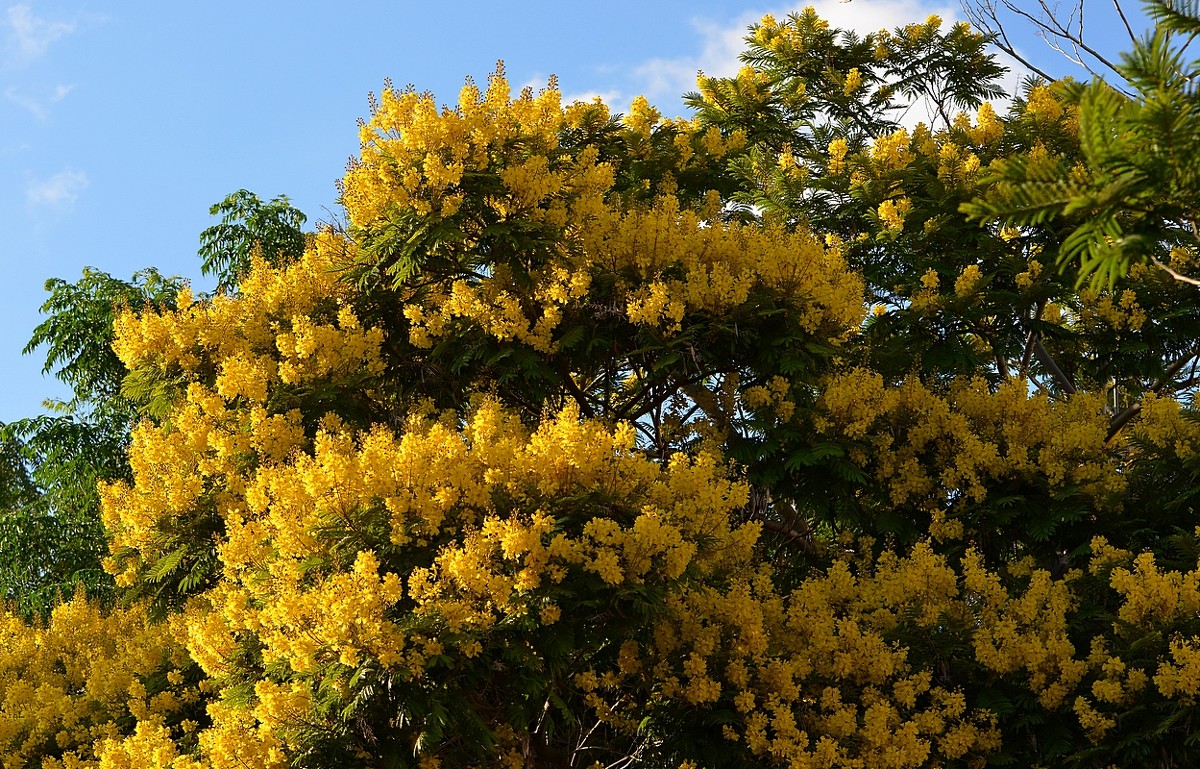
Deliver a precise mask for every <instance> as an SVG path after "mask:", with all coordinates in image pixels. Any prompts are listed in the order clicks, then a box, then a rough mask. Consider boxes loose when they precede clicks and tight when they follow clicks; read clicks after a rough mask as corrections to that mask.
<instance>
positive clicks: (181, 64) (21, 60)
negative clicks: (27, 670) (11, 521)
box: [0, 0, 1145, 422]
mask: <svg viewBox="0 0 1200 769" xmlns="http://www.w3.org/2000/svg"><path fill="white" fill-rule="evenodd" d="M806 4H808V3H803V2H801V3H791V4H789V3H778V2H776V3H772V2H763V3H761V4H756V5H750V4H745V5H743V6H742V8H743V10H741V11H736V10H731V9H730V5H731V4H729V3H726V2H715V1H714V0H688V2H680V1H678V0H658V1H656V2H644V0H643V1H641V2H632V1H629V0H609V1H608V2H605V3H594V2H579V3H562V2H519V3H509V4H499V3H482V2H466V3H462V2H460V3H416V2H390V3H388V2H365V1H362V0H359V1H355V0H348V2H345V3H339V4H337V5H336V6H335V5H334V4H295V3H281V2H275V1H274V0H272V1H269V2H267V1H264V2H255V3H251V2H244V0H243V2H236V3H235V2H228V1H227V0H210V2H207V3H196V4H174V3H141V2H139V3H134V2H108V3H105V2H79V3H75V2H56V3H47V2H27V3H19V4H10V5H6V6H0V8H2V11H0V96H2V97H3V98H2V99H0V179H2V180H3V184H0V222H2V223H3V224H4V225H5V227H4V229H5V231H6V232H7V239H6V243H5V246H4V248H3V250H2V251H0V312H3V321H4V322H3V323H0V372H2V373H3V385H0V388H2V389H0V393H2V394H3V397H0V421H5V422H7V421H11V420H14V419H18V418H21V417H25V416H33V415H35V414H37V413H39V412H40V411H42V407H41V402H42V401H43V400H44V399H45V398H48V397H63V396H65V395H66V392H65V390H64V389H63V388H62V387H61V386H60V385H58V384H57V383H56V382H54V381H53V380H52V379H51V378H49V377H43V376H42V375H41V373H40V369H41V365H42V357H41V355H40V353H34V354H33V355H28V356H22V354H21V348H22V347H23V346H24V345H25V343H26V341H27V340H28V339H29V336H30V333H31V331H32V329H33V327H34V326H35V325H36V324H37V323H38V322H39V321H40V319H41V318H40V316H39V314H38V307H39V306H40V304H41V303H42V302H43V301H44V299H45V292H44V290H43V284H44V282H45V280H46V279H47V278H50V277H60V278H64V279H66V280H69V281H74V280H76V279H78V277H79V276H80V273H81V271H82V270H83V268H84V267H85V266H89V265H90V266H94V267H96V268H98V269H101V270H104V271H106V272H109V273H111V274H112V275H113V276H114V277H118V278H123V279H128V278H129V277H130V276H131V275H132V274H133V272H134V271H136V270H138V269H140V268H142V267H147V266H154V267H157V268H158V269H159V270H160V271H162V272H163V273H165V274H180V275H183V276H186V277H190V278H192V279H193V281H194V285H195V286H196V288H197V289H200V290H204V289H207V288H210V287H211V286H209V285H208V281H206V280H204V279H202V278H201V277H200V274H199V260H198V259H197V257H196V249H197V246H198V237H199V234H200V232H201V231H202V230H203V229H204V228H206V227H208V226H210V225H211V224H213V223H214V222H213V220H212V219H211V218H210V217H209V216H208V208H209V206H210V205H212V204H213V203H215V202H217V201H219V200H221V199H222V198H224V197H225V196H226V195H227V194H228V193H230V192H233V191H234V190H237V189H240V188H245V189H248V190H251V191H253V192H255V193H257V194H258V195H259V196H260V197H262V198H264V199H269V198H271V197H274V196H276V195H280V194H284V195H287V196H289V197H290V198H291V199H292V202H293V204H294V205H296V206H297V207H298V208H300V209H301V210H302V211H304V212H305V213H306V214H307V215H308V217H309V223H310V224H314V223H316V222H318V221H322V220H324V221H330V220H336V219H338V218H339V216H340V209H339V207H338V205H337V191H336V189H335V186H334V182H335V180H337V179H338V178H339V177H340V176H341V175H342V172H343V170H344V167H345V163H346V160H347V159H348V158H349V157H350V156H351V155H353V154H354V153H355V152H356V151H357V130H356V125H355V121H356V120H357V119H358V118H359V117H363V116H365V115H366V114H367V111H368V107H367V93H368V92H370V91H374V92H379V90H380V89H381V88H382V86H383V82H384V79H385V78H391V79H392V81H393V82H394V83H395V84H396V85H398V86H403V85H404V84H406V83H410V82H411V83H412V84H414V85H415V86H416V87H417V88H418V89H419V90H429V91H432V92H433V93H434V94H436V96H437V97H438V99H439V101H441V102H443V103H447V104H450V105H453V104H454V103H455V101H456V99H457V94H458V90H459V88H460V87H461V85H462V82H463V79H464V77H466V76H468V75H470V76H472V77H474V78H475V79H476V80H477V81H478V82H480V83H483V82H484V81H485V80H486V77H487V75H488V74H489V73H490V72H491V71H492V70H493V69H494V67H495V64H496V61H497V60H499V59H503V60H504V61H505V64H506V68H507V72H508V76H509V80H510V81H511V82H512V83H514V84H520V85H524V84H528V85H531V86H533V87H534V88H541V87H544V86H545V84H546V81H547V79H548V78H549V76H550V75H551V74H555V75H557V76H558V78H559V82H560V86H561V88H562V91H563V93H564V96H565V98H566V99H567V100H573V99H576V98H591V97H592V96H596V95H599V96H602V97H603V98H604V99H605V101H606V102H608V103H609V104H610V106H612V108H613V109H614V110H616V111H621V110H624V109H625V108H626V107H627V106H628V104H629V102H630V100H631V99H632V98H633V97H634V96H636V95H638V94H644V95H646V96H647V97H648V98H649V99H650V101H651V102H652V103H654V104H656V105H657V106H659V107H660V109H662V111H663V112H664V113H667V114H675V113H679V112H681V110H682V106H681V102H680V95H681V94H682V93H684V92H685V91H688V90H690V89H691V88H692V86H693V85H694V82H695V76H696V71H697V70H698V69H702V70H704V71H705V72H706V73H708V74H710V75H726V74H731V73H732V72H734V71H736V69H737V67H738V60H737V55H738V53H739V52H740V51H741V48H742V45H741V40H742V37H743V35H744V34H745V30H746V27H747V26H748V25H749V24H751V23H753V22H754V21H755V20H757V19H758V18H760V17H761V16H762V15H763V14H764V13H768V12H770V13H773V14H775V15H776V16H778V17H783V16H785V15H786V14H787V13H788V12H789V11H794V10H799V9H800V8H802V7H803V6H804V5H806ZM815 5H816V7H817V10H818V12H819V13H821V14H822V15H823V16H825V17H826V18H828V19H829V20H830V21H831V23H833V24H835V25H837V26H842V27H850V28H856V29H858V30H860V31H862V32H869V31H874V30H877V29H879V28H881V27H886V28H893V27H895V26H898V25H902V24H905V23H911V22H916V21H923V20H924V19H925V18H926V17H927V16H928V15H930V14H931V13H936V14H939V15H940V16H942V17H943V18H944V19H945V20H946V21H947V22H950V21H953V20H957V19H961V18H963V14H962V12H961V11H960V10H959V8H958V6H957V4H955V3H944V2H924V1H923V0H901V1H900V2H891V1H889V0H850V2H838V0H825V1H823V2H819V3H815ZM1094 5H1095V7H1094V8H1093V0H1088V12H1089V13H1094V14H1096V17H1095V18H1090V19H1089V22H1088V23H1089V34H1091V35H1092V39H1093V40H1094V41H1095V44H1096V45H1097V46H1098V47H1100V48H1101V49H1103V50H1105V51H1108V52H1113V51H1117V50H1122V49H1123V48H1125V47H1127V43H1128V37H1127V36H1126V34H1125V32H1124V30H1123V29H1122V28H1120V27H1119V26H1118V24H1117V22H1116V20H1115V18H1114V17H1112V15H1111V10H1110V7H1109V5H1108V4H1100V3H1094ZM1135 23H1136V24H1140V26H1141V27H1144V26H1145V22H1144V20H1143V19H1142V17H1141V16H1138V17H1137V19H1135ZM1018 39H1020V40H1022V41H1023V42H1024V44H1025V45H1024V49H1025V51H1026V54H1027V55H1028V56H1029V57H1031V58H1032V59H1034V60H1035V61H1036V62H1037V63H1038V65H1039V66H1041V67H1043V68H1045V69H1048V70H1049V71H1053V72H1055V73H1060V74H1075V75H1076V76H1078V77H1083V76H1085V75H1086V73H1084V72H1082V71H1081V70H1079V69H1078V68H1075V67H1073V66H1072V65H1071V64H1070V62H1068V61H1067V60H1066V59H1064V58H1062V57H1061V56H1060V55H1058V54H1056V53H1054V52H1053V51H1052V50H1050V49H1048V48H1047V47H1045V45H1044V44H1042V43H1041V42H1040V41H1038V40H1036V39H1034V38H1033V37H1032V35H1030V34H1023V33H1020V32H1018ZM1015 77H1016V75H1014V78H1015Z"/></svg>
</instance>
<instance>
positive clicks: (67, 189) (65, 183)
mask: <svg viewBox="0 0 1200 769" xmlns="http://www.w3.org/2000/svg"><path fill="white" fill-rule="evenodd" d="M87 186H88V177H87V174H86V173H84V172H83V171H77V170H75V169H72V168H67V169H64V170H62V171H59V172H58V173H56V174H54V175H53V176H51V177H49V178H46V179H39V180H34V181H32V182H30V183H29V185H28V186H26V187H25V200H26V201H28V202H29V203H31V204H33V205H36V206H69V205H71V204H72V203H74V202H75V201H76V200H78V199H79V193H81V192H83V191H84V190H85V189H87Z"/></svg>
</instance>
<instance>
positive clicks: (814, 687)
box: [575, 544, 1086, 767]
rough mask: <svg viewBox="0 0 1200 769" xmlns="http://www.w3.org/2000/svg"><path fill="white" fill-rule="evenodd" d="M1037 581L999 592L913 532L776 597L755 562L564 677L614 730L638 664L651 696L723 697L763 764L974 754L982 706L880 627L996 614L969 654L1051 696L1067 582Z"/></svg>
mask: <svg viewBox="0 0 1200 769" xmlns="http://www.w3.org/2000/svg"><path fill="white" fill-rule="evenodd" d="M868 547H869V545H868ZM1034 581H1035V585H1034V586H1032V587H1031V588H1030V590H1029V591H1028V593H1026V594H1021V595H1017V596H1014V597H1011V598H1010V597H1009V596H1008V594H1007V593H1004V592H1003V591H1000V592H999V593H997V592H996V591H995V589H994V588H995V586H996V585H998V577H997V575H995V574H994V573H992V572H989V571H988V570H987V569H985V568H984V567H983V566H982V564H981V562H980V560H979V558H978V557H977V556H976V555H975V554H974V553H973V552H969V553H968V555H967V557H966V558H965V559H964V560H963V567H962V570H961V571H958V570H955V569H954V568H951V567H950V565H949V564H948V563H947V561H946V559H945V558H944V557H942V556H939V555H937V554H935V553H934V552H933V550H932V549H931V548H930V547H929V546H928V545H924V544H922V545H918V546H917V547H916V548H914V549H913V550H912V551H911V552H910V553H909V554H907V555H905V556H901V555H898V554H896V553H893V552H890V551H884V553H883V554H882V555H881V556H880V557H878V558H877V559H871V558H869V557H868V558H865V559H857V558H856V559H854V560H853V561H852V560H851V559H849V558H843V557H838V558H837V559H836V560H835V561H834V563H833V565H832V566H831V567H830V568H829V569H828V570H827V571H826V572H825V573H823V574H819V575H815V576H813V577H810V578H809V579H806V580H805V581H804V582H803V583H802V584H800V585H799V586H797V587H796V589H795V590H794V591H792V592H791V593H789V594H786V595H781V594H779V593H778V592H776V590H775V588H774V586H773V585H772V583H771V578H770V575H769V573H767V572H764V571H760V572H758V573H757V574H747V575H745V576H742V577H741V578H737V579H734V580H732V581H731V582H730V583H729V584H728V585H727V587H725V588H723V589H716V588H712V587H708V588H702V587H697V588H693V589H690V590H687V591H685V592H683V593H681V594H679V596H678V597H677V598H674V599H672V601H671V603H670V607H671V612H670V614H669V615H668V616H667V617H666V621H665V622H663V623H661V624H659V625H658V626H657V627H656V628H655V630H654V633H653V635H652V636H651V637H650V638H648V639H646V640H644V641H643V642H627V643H626V644H625V645H624V646H622V648H621V653H620V657H619V660H618V665H617V668H616V669H615V670H589V671H586V672H585V673H583V674H580V675H578V676H576V679H575V681H576V684H577V686H579V687H580V688H581V689H582V690H583V691H585V692H587V693H588V695H589V702H591V703H592V705H593V707H594V708H595V709H596V713H597V715H598V716H599V717H600V718H601V719H602V720H604V721H606V722H608V723H610V724H611V725H613V726H614V727H615V728H619V729H620V728H626V729H636V727H637V723H638V722H637V720H636V718H634V716H635V714H636V709H635V708H631V707H630V705H629V703H622V702H621V700H620V697H619V692H620V691H621V690H622V686H623V685H625V684H627V683H628V682H630V681H632V680H636V679H637V678H639V677H643V676H645V675H646V673H647V672H650V673H651V674H652V676H653V677H654V679H655V681H656V682H657V683H656V687H655V696H657V697H661V698H666V699H682V700H685V701H687V702H689V703H693V704H695V705H697V706H704V705H708V704H710V703H715V702H718V701H720V702H722V703H723V704H724V703H728V705H727V706H732V708H733V709H734V710H736V711H737V712H738V713H739V714H740V719H739V721H738V722H737V724H736V725H734V724H729V725H726V726H724V727H723V730H724V734H725V737H726V738H727V739H729V740H732V741H738V742H743V743H744V744H745V745H746V747H747V748H749V750H750V751H751V752H752V753H753V754H754V755H755V756H757V757H759V759H760V760H763V761H764V762H767V763H770V764H773V765H780V766H783V765H786V766H800V767H818V766H847V767H849V766H883V767H919V766H930V765H937V764H939V763H944V762H946V761H953V760H959V759H964V758H974V759H975V760H978V759H979V758H980V757H981V756H983V755H985V754H986V753H988V752H989V751H992V750H994V749H995V748H997V747H998V746H999V732H998V730H997V729H996V726H995V722H994V718H993V717H992V716H991V714H989V713H987V712H986V711H983V710H977V709H972V708H970V707H969V706H968V704H967V701H966V698H965V696H964V695H963V694H962V693H961V692H958V691H955V690H953V689H948V688H946V687H945V686H942V685H938V684H936V683H934V676H933V674H932V672H931V671H930V670H928V669H924V668H923V667H922V666H921V664H919V663H918V662H916V661H915V660H914V654H913V650H911V649H909V648H906V647H904V646H902V645H898V644H895V643H892V642H889V641H888V640H886V638H887V636H888V635H889V634H890V633H892V632H894V631H895V629H896V628H897V627H898V626H899V625H901V624H904V625H907V626H908V627H909V628H910V629H917V630H918V631H919V632H926V633H930V634H933V633H937V632H938V631H939V629H940V628H941V627H943V626H944V625H945V624H946V623H947V622H948V621H963V622H966V623H969V624H972V625H978V626H982V627H983V628H985V629H987V630H991V629H993V628H995V632H996V634H997V637H998V636H999V635H1001V634H1003V635H1004V639H1005V640H1004V641H999V640H997V641H996V643H995V644H994V645H992V644H989V643H985V644H982V645H981V646H980V652H981V653H980V658H979V661H980V662H981V663H983V664H992V665H996V666H998V667H1002V668H1003V669H1005V670H1018V669H1019V670H1021V671H1022V672H1026V673H1030V674H1032V676H1033V678H1034V681H1035V685H1036V686H1037V687H1038V691H1039V693H1040V694H1041V696H1043V697H1044V698H1045V699H1046V700H1047V701H1053V700H1055V699H1056V698H1059V699H1060V698H1061V697H1062V696H1063V694H1064V693H1065V691H1066V689H1067V688H1069V686H1068V684H1069V682H1070V681H1073V680H1074V679H1075V678H1077V673H1078V669H1079V668H1080V667H1081V666H1082V667H1086V664H1085V663H1082V662H1079V661H1076V660H1072V656H1071V655H1072V652H1073V649H1072V647H1071V646H1070V644H1069V642H1067V641H1066V638H1065V635H1064V617H1065V612H1066V609H1067V607H1068V603H1069V602H1068V601H1067V600H1065V599H1066V597H1067V595H1068V594H1067V592H1066V589H1065V587H1064V584H1063V583H1062V582H1054V581H1050V580H1049V579H1048V575H1046V574H1045V572H1037V573H1035V575H1034ZM1062 669H1066V670H1067V671H1068V673H1067V674H1065V675H1066V676H1068V680H1067V681H1066V682H1064V675H1063V674H1061V670H1062ZM1070 677H1074V678H1070Z"/></svg>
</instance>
